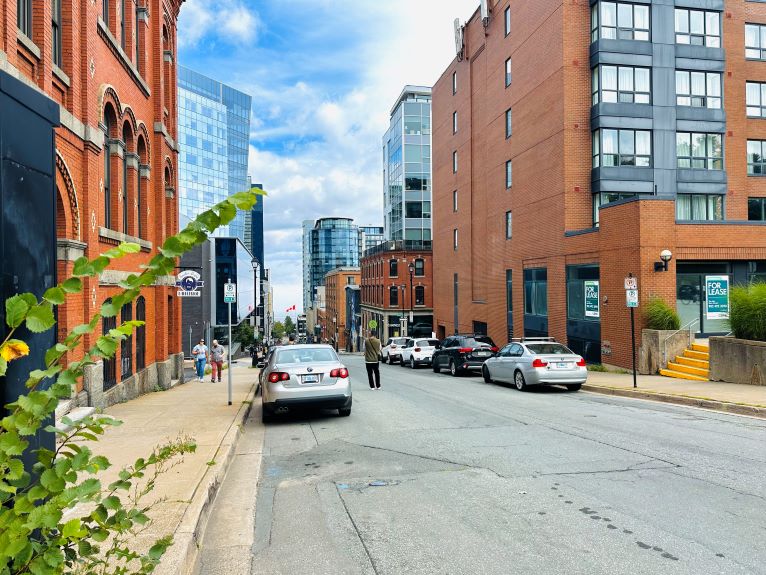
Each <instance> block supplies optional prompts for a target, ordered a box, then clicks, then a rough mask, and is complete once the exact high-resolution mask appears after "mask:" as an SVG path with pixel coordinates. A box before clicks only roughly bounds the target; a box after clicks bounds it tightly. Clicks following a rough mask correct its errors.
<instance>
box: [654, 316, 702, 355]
mask: <svg viewBox="0 0 766 575" xmlns="http://www.w3.org/2000/svg"><path fill="white" fill-rule="evenodd" d="M699 322H700V319H699V318H696V319H693V320H692V321H690V322H689V323H687V324H686V325H684V326H682V327H681V328H680V329H677V330H676V331H674V332H673V333H671V334H670V335H669V336H668V337H666V338H665V339H664V340H662V363H663V364H665V365H667V363H668V340H669V339H670V338H671V337H673V336H674V335H676V334H677V333H681V332H682V331H684V330H686V329H688V330H689V347H691V345H692V342H693V339H694V338H693V336H692V326H694V324H697V323H699Z"/></svg>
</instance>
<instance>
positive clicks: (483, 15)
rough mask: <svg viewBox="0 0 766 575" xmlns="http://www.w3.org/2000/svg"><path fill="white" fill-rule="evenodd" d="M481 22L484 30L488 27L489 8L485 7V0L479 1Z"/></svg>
mask: <svg viewBox="0 0 766 575" xmlns="http://www.w3.org/2000/svg"><path fill="white" fill-rule="evenodd" d="M481 21H482V23H483V24H484V27H485V28H486V27H487V26H489V6H488V5H487V0H481Z"/></svg>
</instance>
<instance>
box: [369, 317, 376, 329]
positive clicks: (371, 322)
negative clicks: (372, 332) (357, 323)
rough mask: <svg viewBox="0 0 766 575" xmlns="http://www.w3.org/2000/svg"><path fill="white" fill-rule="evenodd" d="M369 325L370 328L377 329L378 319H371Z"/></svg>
mask: <svg viewBox="0 0 766 575" xmlns="http://www.w3.org/2000/svg"><path fill="white" fill-rule="evenodd" d="M367 327H369V328H370V329H377V327H378V322H377V320H374V319H371V320H370V321H369V323H368V324H367Z"/></svg>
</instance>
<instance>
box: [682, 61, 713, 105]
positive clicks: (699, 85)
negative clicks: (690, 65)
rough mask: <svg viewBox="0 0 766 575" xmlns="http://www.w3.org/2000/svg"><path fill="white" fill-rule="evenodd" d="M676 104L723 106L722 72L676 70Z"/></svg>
mask: <svg viewBox="0 0 766 575" xmlns="http://www.w3.org/2000/svg"><path fill="white" fill-rule="evenodd" d="M676 104H678V105H679V106H692V107H694V108H711V109H715V110H719V109H720V108H721V74H720V72H687V71H685V70H677V71H676Z"/></svg>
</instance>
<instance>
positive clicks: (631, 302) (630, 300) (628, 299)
mask: <svg viewBox="0 0 766 575" xmlns="http://www.w3.org/2000/svg"><path fill="white" fill-rule="evenodd" d="M625 305H626V306H628V307H638V290H637V289H628V290H625Z"/></svg>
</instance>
